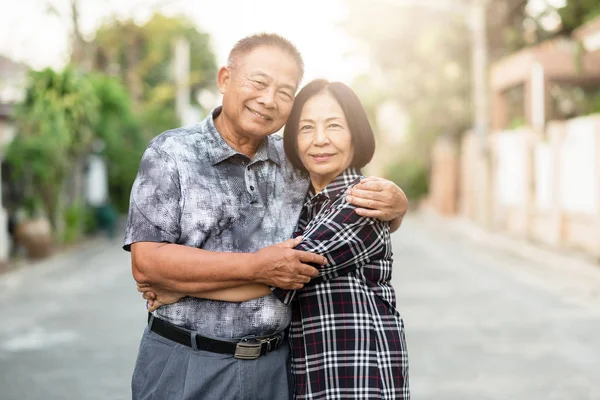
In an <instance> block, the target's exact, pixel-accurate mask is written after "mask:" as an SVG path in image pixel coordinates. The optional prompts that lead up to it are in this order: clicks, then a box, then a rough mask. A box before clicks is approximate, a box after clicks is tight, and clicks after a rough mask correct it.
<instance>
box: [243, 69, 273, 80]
mask: <svg viewBox="0 0 600 400" xmlns="http://www.w3.org/2000/svg"><path fill="white" fill-rule="evenodd" d="M257 75H258V76H261V77H263V78H265V79H269V80H271V79H273V78H271V77H270V76H269V75H267V74H265V73H264V72H261V71H254V72H251V73H250V74H248V76H257Z"/></svg>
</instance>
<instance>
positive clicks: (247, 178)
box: [244, 162, 259, 204]
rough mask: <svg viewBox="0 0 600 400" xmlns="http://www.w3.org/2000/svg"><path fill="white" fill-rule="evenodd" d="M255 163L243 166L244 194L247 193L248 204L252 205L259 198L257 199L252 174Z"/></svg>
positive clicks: (254, 180)
mask: <svg viewBox="0 0 600 400" xmlns="http://www.w3.org/2000/svg"><path fill="white" fill-rule="evenodd" d="M255 164H256V163H255V162H250V163H248V164H245V168H244V182H245V183H246V192H247V193H248V195H249V197H250V204H254V203H256V202H257V201H258V200H259V198H258V192H259V190H258V187H257V182H256V177H255V174H254V165H255Z"/></svg>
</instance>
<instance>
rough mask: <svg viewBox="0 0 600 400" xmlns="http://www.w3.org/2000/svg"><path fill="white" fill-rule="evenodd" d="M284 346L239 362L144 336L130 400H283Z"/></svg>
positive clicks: (286, 395)
mask: <svg viewBox="0 0 600 400" xmlns="http://www.w3.org/2000/svg"><path fill="white" fill-rule="evenodd" d="M291 383H292V378H291V375H290V373H289V345H288V344H287V343H284V344H283V345H282V346H281V347H280V348H279V349H277V350H275V351H273V352H270V353H267V354H266V355H264V356H262V357H259V358H257V359H256V360H238V359H236V358H234V357H233V355H228V354H218V353H212V352H207V351H202V350H194V349H192V348H190V347H187V346H184V345H181V344H179V343H176V342H173V341H171V340H169V339H165V338H163V337H162V336H159V335H157V334H156V333H154V332H152V331H150V330H149V329H148V328H146V330H145V331H144V335H143V336H142V341H141V343H140V350H139V353H138V358H137V361H136V365H135V370H134V371H133V378H132V381H131V388H132V394H133V396H132V398H133V399H134V400H150V399H154V400H184V399H185V400H192V399H194V400H195V399H202V400H288V399H290V398H291V397H292V396H291V394H290V392H291V390H292V389H291Z"/></svg>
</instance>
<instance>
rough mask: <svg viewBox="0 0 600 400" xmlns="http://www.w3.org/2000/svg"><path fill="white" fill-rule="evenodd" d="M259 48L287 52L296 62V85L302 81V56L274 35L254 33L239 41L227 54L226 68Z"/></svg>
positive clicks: (286, 42) (294, 47)
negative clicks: (275, 48) (272, 48)
mask: <svg viewBox="0 0 600 400" xmlns="http://www.w3.org/2000/svg"><path fill="white" fill-rule="evenodd" d="M260 46H271V47H277V48H279V49H281V50H283V51H285V52H287V53H288V54H289V55H290V56H291V57H292V58H293V59H294V61H296V65H297V66H298V83H300V82H301V81H302V77H303V76H304V61H303V60H302V55H301V54H300V52H299V51H298V49H297V48H296V46H294V44H293V43H292V42H290V41H289V40H287V39H286V38H284V37H283V36H281V35H278V34H276V33H256V34H253V35H250V36H246V37H245V38H243V39H240V40H239V41H238V42H237V43H236V44H235V45H234V46H233V48H232V49H231V51H230V52H229V56H228V57H227V66H229V67H234V66H235V64H236V62H237V59H238V57H239V56H243V55H245V54H248V53H250V52H251V51H252V50H254V49H256V48H257V47H260Z"/></svg>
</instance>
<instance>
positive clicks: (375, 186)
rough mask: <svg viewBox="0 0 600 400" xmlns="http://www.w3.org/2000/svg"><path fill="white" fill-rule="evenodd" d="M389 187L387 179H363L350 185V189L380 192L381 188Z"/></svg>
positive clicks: (386, 188)
mask: <svg viewBox="0 0 600 400" xmlns="http://www.w3.org/2000/svg"><path fill="white" fill-rule="evenodd" d="M390 187H391V186H390V183H389V182H388V181H366V180H365V181H361V182H360V183H357V184H356V185H354V186H353V187H351V188H350V190H353V189H362V190H369V191H375V192H381V191H382V190H388V189H389V188H390Z"/></svg>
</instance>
